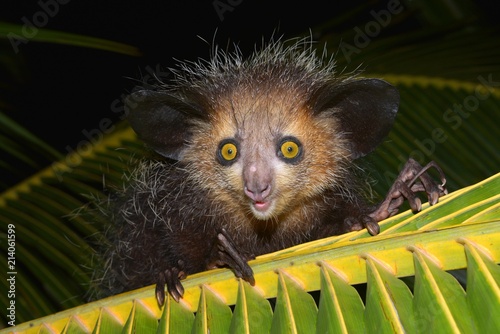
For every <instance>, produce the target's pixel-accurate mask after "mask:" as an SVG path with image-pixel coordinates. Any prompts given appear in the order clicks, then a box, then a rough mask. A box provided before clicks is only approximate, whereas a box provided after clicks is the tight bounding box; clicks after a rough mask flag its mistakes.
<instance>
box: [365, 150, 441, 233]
mask: <svg viewBox="0 0 500 334" xmlns="http://www.w3.org/2000/svg"><path fill="white" fill-rule="evenodd" d="M431 167H434V168H435V169H437V171H438V172H439V177H440V180H441V184H437V183H436V182H435V181H434V180H433V179H432V178H431V177H430V176H429V174H427V170H428V169H429V168H431ZM417 180H420V182H417ZM445 184H446V178H445V176H444V173H443V171H442V170H441V168H440V167H439V166H438V165H437V164H436V163H435V162H434V161H431V162H430V163H428V164H427V165H425V167H422V166H420V164H419V163H418V162H416V161H415V160H413V159H409V160H408V162H407V163H406V165H405V166H404V167H403V169H402V170H401V172H400V174H399V175H398V177H397V179H396V181H394V184H393V185H392V187H391V188H390V189H389V192H388V193H387V196H386V197H385V199H384V200H383V201H382V202H381V203H380V204H379V205H378V206H377V207H376V209H375V210H373V211H372V212H371V213H369V214H368V216H369V217H370V218H372V219H373V220H375V221H376V222H379V221H381V220H384V219H386V218H388V217H391V216H393V215H394V214H396V213H397V212H398V210H399V207H400V206H401V205H402V204H403V202H404V200H405V199H406V200H408V204H409V205H410V208H411V209H412V211H413V212H419V211H420V210H422V201H421V200H420V198H419V197H417V196H416V193H418V192H425V193H426V194H427V197H428V199H429V204H430V205H434V204H436V203H437V202H438V201H439V197H441V196H443V195H446V194H447V193H448V191H447V190H446V188H445V187H444V185H445ZM365 226H366V223H365ZM372 227H373V226H372ZM367 228H368V227H367ZM369 232H370V234H372V235H373V233H372V231H370V230H369ZM373 232H374V231H373Z"/></svg>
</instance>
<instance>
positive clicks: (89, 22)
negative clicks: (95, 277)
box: [0, 0, 496, 184]
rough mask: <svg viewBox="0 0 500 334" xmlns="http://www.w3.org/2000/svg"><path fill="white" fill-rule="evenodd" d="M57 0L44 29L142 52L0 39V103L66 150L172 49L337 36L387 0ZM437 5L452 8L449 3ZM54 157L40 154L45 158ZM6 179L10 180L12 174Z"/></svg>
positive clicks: (38, 7)
mask: <svg viewBox="0 0 500 334" xmlns="http://www.w3.org/2000/svg"><path fill="white" fill-rule="evenodd" d="M59 1H61V2H63V3H64V4H59V5H58V8H57V13H56V14H55V15H53V17H50V18H49V20H48V21H47V25H46V26H44V28H47V29H52V30H60V31H65V32H70V33H75V34H81V35H85V36H93V37H98V38H103V39H108V40H112V41H116V42H121V43H126V44H129V45H132V46H134V47H136V48H138V49H139V50H140V52H141V56H140V57H133V56H128V55H121V54H117V53H113V52H108V51H102V50H96V49H90V48H83V47H75V46H67V45H61V44H52V43H43V42H38V41H35V40H29V42H28V43H26V44H21V45H19V50H20V52H18V53H16V52H14V48H13V47H12V46H11V45H10V42H9V40H5V39H4V40H3V41H1V40H0V43H1V44H0V51H1V52H2V54H3V55H2V58H1V59H0V61H1V60H2V59H3V60H4V64H2V65H5V64H7V67H8V69H7V70H6V69H0V75H1V76H2V77H1V78H0V83H2V87H0V104H1V105H0V107H1V110H2V111H3V112H5V113H6V114H7V115H9V117H11V118H13V119H14V120H15V121H17V122H18V123H20V124H22V125H23V126H24V127H26V128H27V129H28V130H29V131H30V132H32V133H34V134H35V135H37V136H38V137H40V138H41V139H42V140H43V141H45V142H47V143H49V144H50V145H51V146H53V147H54V148H56V149H57V150H58V151H59V152H61V153H62V154H63V155H65V154H66V153H68V152H69V151H70V150H71V149H72V148H73V149H74V148H76V147H77V146H78V143H79V142H81V141H82V140H88V138H87V137H86V136H85V135H84V133H85V131H92V130H94V129H98V128H99V126H100V122H101V121H102V120H103V119H108V118H109V119H112V120H113V121H116V120H118V119H119V117H120V116H121V115H120V114H119V113H118V112H116V109H113V105H115V106H116V101H117V99H118V100H119V99H121V98H122V97H123V96H124V94H126V93H127V92H129V91H130V90H131V89H132V88H133V87H134V86H135V85H136V84H137V81H135V80H134V79H140V78H141V77H142V76H143V75H147V72H148V69H159V68H160V67H159V66H161V68H162V69H165V68H166V67H171V66H174V58H175V59H180V60H191V61H196V60H197V59H198V58H204V59H207V58H208V57H209V55H210V45H209V44H212V42H215V44H218V45H220V46H221V47H223V48H225V47H226V45H227V44H228V43H237V44H238V45H239V47H240V48H241V50H242V52H243V53H244V54H249V53H250V52H251V51H252V50H253V49H254V48H255V46H256V45H257V46H258V45H261V44H262V41H263V40H264V41H265V40H268V39H269V38H270V36H271V35H273V32H274V31H276V30H277V31H278V32H277V33H276V34H275V35H282V34H283V35H285V37H287V38H288V37H294V36H297V35H304V34H307V33H308V30H309V29H311V32H312V35H313V38H315V39H318V38H320V37H321V36H323V35H324V34H326V33H327V34H337V35H340V36H342V32H344V31H352V29H353V27H354V26H355V24H356V23H355V22H364V21H363V18H362V17H359V16H360V15H361V16H362V15H366V19H368V20H369V19H373V18H371V17H370V16H369V15H370V14H369V12H370V10H366V8H369V9H373V10H380V9H384V8H387V4H388V2H389V1H390V0H373V1H360V0H354V1H318V0H313V1H302V2H288V1H273V2H266V1H250V0H218V1H214V0H205V1H193V0H190V1H160V0H146V1H138V0H126V1H117V0H113V1H93V0H87V1H82V0H59ZM216 2H218V3H225V4H227V5H228V6H230V7H231V10H228V11H225V12H223V13H222V15H223V20H221V17H220V16H219V15H218V13H217V11H216V9H215V7H214V3H216ZM401 2H402V3H403V2H404V1H401ZM458 2H460V1H458ZM54 3H58V2H57V0H38V1H9V2H8V5H3V6H2V10H1V11H0V20H1V21H4V22H9V23H12V24H18V25H23V24H24V22H25V21H26V20H28V21H31V22H32V21H33V20H34V17H35V16H36V15H37V13H38V12H40V11H43V10H44V9H43V6H42V4H47V5H48V4H51V5H50V6H52V8H53V6H54ZM412 3H413V4H415V3H414V2H412ZM231 4H232V5H231ZM360 4H364V5H366V6H368V7H365V10H363V11H361V13H359V12H358V13H356V15H357V17H355V18H354V17H353V22H352V24H351V25H349V24H347V25H345V23H344V26H333V28H332V26H330V27H329V28H328V29H329V30H328V31H325V30H324V23H326V22H328V21H330V20H335V19H336V18H338V16H339V15H345V13H346V12H349V11H351V10H352V9H354V8H357V7H359V5H360ZM442 4H444V5H445V6H448V5H449V6H451V7H453V6H452V5H453V3H450V4H448V2H446V3H445V2H443V3H442ZM418 5H421V4H420V2H419V3H418ZM404 6H406V2H405V4H404ZM474 6H477V7H478V8H480V9H481V10H480V12H481V13H482V14H481V16H482V18H481V21H482V22H492V23H494V22H496V21H495V20H496V18H495V17H494V16H495V11H494V10H493V8H492V6H493V5H492V2H488V1H486V0H484V1H476V2H475V3H474ZM451 7H450V10H451V11H452V8H451ZM405 8H406V7H405ZM409 15H410V16H411V17H410V19H409V20H406V21H405V23H404V24H403V25H400V26H398V29H399V30H400V31H394V32H392V33H401V32H404V31H405V30H413V31H414V30H415V29H419V25H425V22H424V21H425V17H422V16H421V15H420V14H419V13H418V12H415V13H414V14H412V13H411V11H410V14H409ZM483 16H484V17H483ZM437 21H438V22H439V21H440V19H439V17H438V19H437ZM344 22H346V21H345V20H344ZM444 23H445V22H444V19H443V24H444ZM214 36H215V37H214ZM207 41H208V43H207ZM5 59H7V60H5ZM30 154H31V153H30ZM38 161H40V160H38ZM51 163H52V161H50V160H46V161H45V162H43V163H42V164H44V165H45V166H47V165H49V164H51ZM39 167H40V168H41V167H43V166H39ZM21 168H24V166H22V167H21ZM32 172H33V171H32ZM29 173H30V171H28V174H29ZM20 174H22V175H18V176H16V177H19V179H20V180H22V179H23V178H24V177H23V176H25V174H26V173H20ZM8 178H9V180H10V177H8ZM8 183H10V184H15V183H16V180H10V181H9V182H8Z"/></svg>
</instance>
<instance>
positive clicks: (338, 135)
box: [126, 42, 399, 219]
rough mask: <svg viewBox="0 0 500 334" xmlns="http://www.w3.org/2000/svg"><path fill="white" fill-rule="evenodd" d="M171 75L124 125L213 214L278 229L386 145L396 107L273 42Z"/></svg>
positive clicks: (323, 63)
mask: <svg viewBox="0 0 500 334" xmlns="http://www.w3.org/2000/svg"><path fill="white" fill-rule="evenodd" d="M173 72H174V74H175V80H173V83H172V84H170V85H162V86H161V87H160V88H159V89H157V90H138V91H136V92H134V93H133V94H131V95H130V96H129V97H128V98H127V100H126V106H127V112H128V120H129V122H130V124H131V125H132V127H133V129H134V130H135V131H136V132H137V134H138V135H139V137H140V138H141V139H142V140H143V141H145V142H146V143H147V144H148V145H149V146H150V147H151V148H153V149H154V150H155V151H156V152H158V153H159V154H161V155H163V156H165V157H168V158H170V159H174V160H177V161H179V163H180V164H181V165H182V166H183V168H186V169H187V170H188V171H189V178H190V179H191V181H194V182H195V184H197V185H199V186H200V187H202V188H204V189H206V190H208V193H209V194H210V196H212V197H213V200H214V203H215V204H217V205H227V206H229V207H231V208H233V209H236V210H243V211H239V212H246V213H247V214H250V215H253V216H254V217H255V218H257V219H271V218H273V219H276V218H278V219H279V217H280V216H281V215H283V214H286V212H287V211H289V210H291V209H292V208H293V207H296V206H297V205H301V204H303V203H306V202H307V201H310V200H311V199H313V198H317V196H321V195H322V193H323V192H325V190H327V189H331V188H332V187H336V186H338V185H339V184H341V183H342V179H343V177H345V174H344V171H345V168H346V166H348V164H349V163H350V162H351V161H352V160H353V159H356V158H358V157H361V156H364V155H365V154H367V153H369V152H371V151H372V150H373V149H374V148H375V147H376V146H377V145H378V144H379V143H380V142H381V141H382V140H383V138H384V137H385V136H386V135H387V133H388V132H389V130H390V128H391V127H392V123H393V121H394V118H395V116H396V113H397V109H398V104H399V94H398V92H397V90H396V89H395V88H394V87H393V86H391V85H390V84H388V83H387V82H385V81H382V80H379V79H358V78H354V77H340V78H339V77H337V76H336V75H335V73H334V63H333V61H332V60H325V59H324V58H320V57H317V56H316V55H315V53H314V50H313V49H312V48H311V46H310V44H307V43H304V42H298V43H295V44H293V45H291V46H288V47H286V46H284V45H283V44H282V43H281V42H273V43H270V44H269V45H268V46H266V47H265V48H264V49H263V50H262V51H260V52H256V53H255V54H253V55H252V56H251V57H250V58H248V59H246V60H244V59H243V58H242V56H241V54H240V53H239V52H238V51H236V52H235V53H234V54H226V53H224V52H220V51H217V52H215V55H214V56H213V57H212V59H211V60H210V61H208V62H199V63H181V64H180V70H175V71H173Z"/></svg>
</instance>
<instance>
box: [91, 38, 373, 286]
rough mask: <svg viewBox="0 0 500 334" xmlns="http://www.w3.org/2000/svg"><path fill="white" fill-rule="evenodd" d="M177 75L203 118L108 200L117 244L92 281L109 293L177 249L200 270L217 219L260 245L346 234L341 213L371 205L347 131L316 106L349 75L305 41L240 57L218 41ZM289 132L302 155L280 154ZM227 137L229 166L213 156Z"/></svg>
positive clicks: (177, 87) (175, 87) (169, 260)
mask: <svg viewBox="0 0 500 334" xmlns="http://www.w3.org/2000/svg"><path fill="white" fill-rule="evenodd" d="M174 73H175V80H174V81H173V83H170V84H163V85H161V87H159V90H161V91H164V92H166V94H168V95H169V96H173V97H174V98H175V99H176V100H178V101H181V102H182V103H185V104H186V105H194V106H195V107H193V108H194V109H195V110H197V111H199V110H201V111H202V112H203V116H202V117H198V116H197V117H193V118H192V119H190V120H189V121H188V122H187V123H188V126H187V128H186V132H189V134H190V135H189V136H188V137H186V139H185V142H184V144H183V146H182V149H181V151H180V152H181V153H180V154H177V153H176V157H178V161H176V162H172V161H171V160H169V159H165V160H163V159H157V160H149V159H147V160H144V161H142V162H141V163H140V164H139V166H138V167H137V169H136V170H135V172H134V173H133V177H132V182H131V183H130V187H129V189H128V190H127V191H126V192H125V193H124V194H121V195H119V196H117V197H116V199H115V200H114V201H113V203H114V204H113V209H112V210H114V211H113V212H114V217H115V222H114V227H113V228H112V229H111V231H112V232H111V233H110V236H111V238H112V240H113V242H112V246H111V247H110V248H109V249H108V251H107V252H106V254H105V258H106V261H107V262H106V266H105V270H104V274H103V275H102V277H101V278H100V279H99V280H100V281H101V287H102V290H104V291H106V292H105V294H109V293H117V292H121V291H124V290H130V289H134V288H138V287H141V286H144V285H148V284H153V283H155V282H156V278H157V277H158V275H159V274H160V273H161V272H163V271H164V270H165V269H166V268H171V267H175V266H177V265H178V260H179V259H181V260H182V261H183V262H184V264H185V266H184V267H183V268H182V270H183V271H184V272H185V273H187V274H190V273H194V272H199V271H203V270H205V269H207V268H208V267H210V266H211V265H212V264H213V262H214V260H216V259H217V251H216V248H217V247H216V236H217V233H218V231H220V230H221V229H222V228H224V229H225V230H227V231H228V233H229V234H230V235H231V236H232V238H233V241H234V242H235V244H236V245H237V249H238V250H239V251H240V252H241V253H242V254H253V255H260V254H264V253H268V252H272V251H276V250H279V249H282V248H285V247H289V246H292V245H296V244H299V243H302V242H306V241H310V240H314V239H318V238H322V237H326V236H329V235H334V234H339V233H344V232H346V231H347V230H349V228H350V226H347V227H346V224H345V220H346V219H348V218H349V217H358V216H360V215H362V214H363V213H364V212H365V211H366V206H365V205H364V203H363V201H362V200H361V198H360V196H359V195H358V192H357V191H356V186H355V182H356V181H355V177H353V175H352V169H353V168H354V167H353V166H354V165H353V163H352V160H353V157H352V154H353V152H352V149H351V146H350V142H349V139H348V138H349V136H348V135H350V134H349V133H345V131H346V130H345V129H344V128H343V126H342V124H341V120H340V119H339V117H337V112H338V111H339V110H338V109H337V108H336V107H328V108H326V107H325V108H326V110H323V109H321V108H323V106H324V105H326V104H327V103H326V102H325V101H323V100H324V99H325V97H324V96H325V93H324V92H325V91H334V90H335V89H336V87H343V85H346V84H348V83H349V82H351V81H353V80H354V78H351V77H344V78H342V77H341V78H339V77H338V76H336V75H335V73H334V63H333V61H331V60H327V59H325V58H319V57H317V56H316V55H315V53H314V50H313V49H312V48H311V45H310V44H308V43H307V42H304V41H299V42H297V43H294V44H292V45H291V46H290V47H285V46H284V44H283V43H281V42H273V43H270V44H269V45H268V46H267V47H265V48H264V49H263V50H262V51H260V52H257V53H255V54H254V55H253V56H251V57H250V58H249V59H247V60H243V58H242V56H241V55H240V54H239V53H238V52H236V53H234V54H226V53H223V52H220V51H216V52H215V53H214V56H213V58H212V59H211V60H210V61H208V62H205V63H204V62H199V63H192V64H189V63H181V64H180V67H179V69H178V70H174ZM320 109H321V110H320ZM182 115H184V114H182ZM133 125H134V124H133ZM166 131H168V129H167V130H166ZM159 133H160V134H161V132H159ZM139 134H140V133H139ZM146 136H147V134H146ZM287 136H291V137H293V138H298V139H299V140H300V143H301V145H302V146H301V150H302V153H303V156H301V159H300V160H298V161H293V162H290V161H285V159H283V158H280V157H279V156H278V155H277V154H276V151H277V145H278V143H279V141H280V140H281V139H282V138H286V137H287ZM226 138H234V140H235V141H237V143H238V145H239V146H238V154H240V155H239V157H238V159H239V160H238V161H236V162H235V163H231V164H230V165H224V164H221V163H220V161H218V160H217V157H216V155H217V154H216V152H217V149H218V147H219V145H220V143H221V141H223V140H225V139H226ZM146 142H148V140H147V139H146ZM278 150H279V148H278ZM254 163H255V165H254ZM249 170H250V171H254V170H259V173H262V175H260V176H259V177H260V179H259V180H261V179H264V180H268V181H265V182H267V183H266V184H269V186H270V187H271V188H272V192H271V195H269V202H272V205H271V208H270V209H269V210H267V211H266V212H265V213H263V214H262V215H260V213H259V212H257V211H256V210H253V211H252V209H251V206H252V201H251V200H249V195H248V192H246V190H245V189H247V185H248V184H249V181H248V179H249V178H251V177H250V176H248V177H247V176H245V175H249V174H250V173H251V172H249ZM260 170H264V171H263V172H261V171H260ZM259 182H261V181H259ZM262 182H264V181H262ZM262 182H261V183H262ZM256 212H257V215H256ZM259 215H260V216H259Z"/></svg>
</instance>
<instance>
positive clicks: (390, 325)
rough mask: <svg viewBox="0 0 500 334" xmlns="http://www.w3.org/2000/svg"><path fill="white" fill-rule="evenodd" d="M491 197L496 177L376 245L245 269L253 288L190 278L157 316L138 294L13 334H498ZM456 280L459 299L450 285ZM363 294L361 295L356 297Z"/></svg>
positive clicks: (324, 248) (150, 295) (499, 223)
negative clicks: (460, 275)
mask: <svg viewBox="0 0 500 334" xmlns="http://www.w3.org/2000/svg"><path fill="white" fill-rule="evenodd" d="M499 189H500V174H497V175H495V176H493V177H491V178H489V179H487V180H485V181H483V182H480V183H478V184H476V185H473V186H470V187H467V188H464V189H462V190H460V191H457V192H454V193H451V194H449V195H447V196H446V197H444V198H443V199H442V201H441V202H440V203H438V204H436V205H435V206H433V207H425V208H424V209H423V211H422V212H421V213H419V214H416V215H414V214H412V213H411V212H404V213H402V214H400V215H397V216H395V217H392V218H390V219H388V220H386V221H384V222H383V223H382V224H381V228H382V232H381V233H380V235H378V236H376V237H372V236H369V235H368V234H367V233H366V231H360V232H353V233H349V234H346V235H341V236H335V237H330V238H327V239H322V240H318V241H314V242H310V243H307V244H302V245H298V246H296V247H292V248H289V249H285V250H283V251H279V252H276V253H272V254H267V255H263V256H260V257H258V258H257V259H256V260H254V261H251V262H250V264H251V266H252V268H253V270H254V273H255V280H256V284H255V287H251V286H250V285H249V284H248V283H246V282H243V281H241V280H239V279H235V277H234V274H233V273H232V272H231V271H230V270H227V269H218V270H213V271H209V272H204V273H200V274H195V275H192V276H190V277H189V278H188V279H186V280H185V281H184V287H185V290H186V291H185V296H184V299H183V300H181V302H180V303H176V302H175V301H173V300H172V299H171V298H169V300H168V302H167V303H166V305H165V306H164V307H163V308H162V309H160V308H159V307H158V305H157V304H156V299H155V293H154V288H153V287H147V288H143V289H140V290H137V291H133V292H129V293H125V294H123V295H119V296H116V297H112V298H108V299H104V300H100V301H97V302H94V303H91V304H87V305H84V306H81V307H77V308H75V309H72V310H68V311H65V312H62V313H60V314H56V315H53V316H49V317H46V318H42V319H39V320H36V321H32V322H30V323H27V324H25V325H21V326H19V327H18V328H17V329H16V330H17V332H18V333H25V332H26V333H28V332H29V331H37V330H38V329H41V328H44V327H46V328H53V329H55V330H57V331H58V332H65V331H67V330H69V329H71V330H77V331H89V332H90V331H92V332H95V333H105V332H108V330H109V328H115V329H116V330H120V331H121V330H124V329H127V328H128V329H132V328H133V329H135V330H138V331H141V332H142V331H146V332H156V331H158V333H181V332H183V331H186V332H191V330H193V332H196V333H208V332H210V333H228V332H229V329H231V330H234V331H236V332H244V333H263V332H264V333H265V332H269V330H270V331H271V332H273V333H295V332H298V333H305V332H308V333H314V332H315V330H314V329H316V332H317V333H325V332H329V333H357V332H360V331H363V330H364V329H365V328H366V329H367V330H368V331H369V332H377V333H392V332H394V331H396V332H410V333H412V332H425V331H428V330H429V329H431V328H432V329H436V328H440V329H441V330H442V332H443V333H449V332H460V333H468V332H481V333H485V332H490V331H491V330H493V329H495V328H497V329H498V328H500V320H499V318H498V317H497V315H498V314H499V312H500V267H498V266H497V263H500V248H499V247H498V244H499V243H500V195H499ZM463 268H466V269H467V281H468V283H467V286H466V290H464V288H463V287H462V285H460V283H459V282H458V281H457V280H456V279H455V278H454V276H453V275H452V274H450V271H452V270H456V269H463ZM407 277H414V279H413V280H412V281H409V280H405V278H407ZM360 283H366V284H367V288H366V291H364V290H363V289H358V290H356V288H355V287H354V286H359V284H360ZM314 291H320V292H319V302H318V300H317V299H318V298H317V295H318V294H317V293H314ZM311 292H312V294H311ZM315 299H316V300H315ZM270 301H271V303H270ZM229 305H234V307H233V308H230V307H229ZM381 319H383V321H382V320H381ZM127 331H128V330H127Z"/></svg>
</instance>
